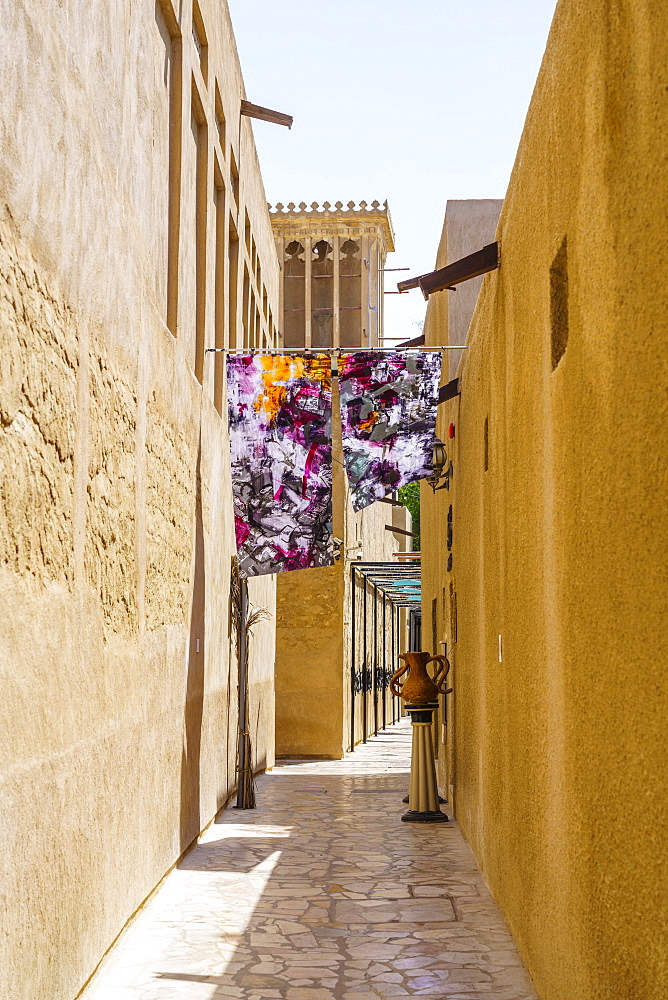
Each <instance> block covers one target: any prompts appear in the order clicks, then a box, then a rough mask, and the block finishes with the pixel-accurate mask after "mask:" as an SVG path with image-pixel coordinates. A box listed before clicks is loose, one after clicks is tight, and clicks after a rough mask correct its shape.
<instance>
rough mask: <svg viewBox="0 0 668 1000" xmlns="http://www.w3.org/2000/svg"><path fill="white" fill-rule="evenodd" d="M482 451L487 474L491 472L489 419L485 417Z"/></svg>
mask: <svg viewBox="0 0 668 1000" xmlns="http://www.w3.org/2000/svg"><path fill="white" fill-rule="evenodd" d="M482 451H483V462H484V468H485V472H488V471H489V417H485V423H484V426H483V431H482Z"/></svg>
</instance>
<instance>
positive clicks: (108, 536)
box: [0, 0, 278, 1000]
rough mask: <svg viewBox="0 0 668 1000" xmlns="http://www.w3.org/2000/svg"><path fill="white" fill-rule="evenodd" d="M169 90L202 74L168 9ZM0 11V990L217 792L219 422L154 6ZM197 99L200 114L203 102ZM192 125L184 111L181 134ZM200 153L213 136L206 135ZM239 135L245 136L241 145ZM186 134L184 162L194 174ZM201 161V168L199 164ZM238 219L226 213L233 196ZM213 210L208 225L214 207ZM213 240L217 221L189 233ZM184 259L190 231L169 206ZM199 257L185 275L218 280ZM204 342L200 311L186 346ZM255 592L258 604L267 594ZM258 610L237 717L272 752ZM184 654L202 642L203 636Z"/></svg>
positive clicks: (129, 898)
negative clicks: (171, 271)
mask: <svg viewBox="0 0 668 1000" xmlns="http://www.w3.org/2000/svg"><path fill="white" fill-rule="evenodd" d="M201 9H202V13H203V16H204V18H205V22H206V26H207V31H208V37H209V56H210V59H209V89H208V90H207V91H205V94H206V101H207V107H208V108H209V109H210V107H211V106H212V103H213V79H214V76H217V77H218V79H219V81H220V83H221V89H222V93H223V99H224V101H225V102H226V109H227V113H228V118H229V124H230V126H231V125H233V126H234V127H230V129H229V134H230V135H231V141H232V142H233V143H234V145H235V149H236V154H235V155H236V156H237V162H239V163H241V162H243V163H244V166H245V171H246V172H245V173H244V174H243V176H242V185H241V197H242V198H243V199H244V200H245V201H246V204H247V205H248V206H249V213H250V215H251V217H252V225H253V227H254V235H255V240H256V243H257V245H258V251H259V254H260V258H261V261H262V266H263V272H264V274H265V280H266V282H267V287H268V292H269V295H270V301H271V303H272V307H273V309H274V315H276V312H277V298H278V267H277V262H276V256H275V250H274V245H273V239H272V236H271V230H270V225H269V220H268V214H267V211H266V203H265V197H264V192H263V189H262V182H261V179H260V176H259V172H258V170H257V163H256V160H255V154H254V149H253V139H252V132H251V127H250V124H249V123H248V122H247V121H244V122H242V127H241V130H239V122H238V118H236V117H235V109H237V110H238V95H239V93H240V91H241V87H242V84H241V77H240V72H239V67H238V63H237V61H236V51H235V49H234V43H233V38H232V34H231V26H230V24H229V18H228V17H227V12H226V9H225V8H221V6H220V5H219V4H213V3H210V2H208V0H207V2H205V3H202V4H201ZM180 15H181V17H182V22H183V34H184V65H185V76H186V79H187V80H188V85H187V87H186V91H187V93H186V95H184V100H185V101H186V103H187V105H188V107H189V102H190V76H189V74H190V73H191V72H193V73H195V75H196V74H197V72H198V67H197V66H196V65H195V60H196V55H195V52H194V48H193V47H192V43H191V31H190V26H189V17H190V4H189V3H186V4H183V5H182V8H181V10H180ZM82 16H83V15H82V13H81V11H78V10H77V11H76V12H73V9H72V4H67V3H65V4H60V5H51V6H48V7H45V5H44V4H42V3H39V2H34V0H25V2H22V3H21V4H14V5H12V6H11V10H10V9H8V10H7V16H6V17H4V18H3V20H2V24H0V46H1V47H2V51H3V52H4V53H5V54H6V58H3V60H2V66H1V68H0V80H1V82H2V92H3V94H4V95H5V98H4V99H3V102H2V105H1V107H0V135H1V136H2V150H3V154H2V158H1V160H0V357H2V364H1V365H0V623H1V624H0V684H1V687H2V698H0V733H2V739H1V740H0V800H1V802H2V808H1V810H0V838H1V840H2V844H3V851H2V857H1V858H0V885H1V886H2V891H1V892H0V927H2V933H1V934H0V996H2V997H3V998H5V997H6V998H8V1000H9V998H11V1000H72V998H73V997H74V996H75V995H76V994H77V993H78V991H79V990H80V988H81V987H82V985H83V984H84V982H85V981H86V979H87V978H88V976H89V975H90V974H91V973H92V972H93V970H94V968H95V966H96V965H97V963H98V962H99V961H100V959H101V957H102V956H103V954H104V952H105V950H106V949H107V948H108V947H109V946H110V945H111V944H112V942H113V941H114V939H115V937H116V936H117V935H118V933H119V932H120V931H121V929H122V927H123V925H124V924H125V922H126V921H127V920H128V918H129V917H130V916H131V914H132V913H133V911H134V910H135V909H136V908H137V907H138V906H139V905H140V904H141V903H142V901H143V900H144V899H145V898H146V896H147V895H148V893H150V891H151V890H152V889H153V887H154V886H155V885H156V883H157V882H158V881H159V879H160V878H161V877H162V875H163V874H164V873H165V872H166V870H168V869H169V867H170V866H171V865H173V864H174V863H175V862H176V861H177V859H178V857H179V856H180V854H181V853H182V851H183V850H184V849H185V848H186V847H187V846H188V844H189V843H190V842H191V841H192V840H193V838H194V837H196V835H197V833H198V832H199V831H200V829H201V828H202V827H204V826H205V825H206V824H207V823H208V822H209V821H210V820H211V819H212V817H213V816H214V815H215V813H216V812H217V810H218V809H219V808H220V807H221V806H222V805H223V804H224V802H225V800H226V799H227V797H228V795H229V794H230V793H231V791H232V789H233V787H234V785H235V781H236V776H235V749H236V706H237V671H236V660H235V656H234V638H233V636H231V635H230V628H229V619H228V595H229V568H230V558H231V555H232V553H233V551H234V541H233V538H234V536H233V525H232V511H231V483H230V475H229V465H228V460H227V455H228V454H229V444H228V440H227V431H226V422H225V421H223V420H222V419H221V417H220V416H219V414H218V413H217V412H216V410H215V408H214V405H213V400H212V396H213V377H212V373H213V367H212V366H211V367H208V368H207V367H206V365H208V364H209V361H208V360H207V361H206V362H205V372H204V380H203V382H204V384H203V386H202V385H200V383H199V382H198V381H197V379H196V378H195V376H194V373H193V370H192V369H193V366H192V361H193V350H192V345H193V342H194V341H193V329H192V326H188V319H187V317H188V315H189V311H188V310H189V306H188V302H189V301H194V299H193V295H194V288H193V286H194V274H193V273H192V270H189V269H188V267H187V266H186V265H187V264H188V261H189V260H190V259H191V258H190V257H188V255H187V253H186V252H185V249H184V256H183V258H182V262H181V263H182V268H181V288H180V292H181V295H180V301H181V304H182V307H183V308H182V315H181V321H182V328H181V329H180V330H179V332H178V336H177V338H174V337H173V336H172V334H171V333H170V332H169V331H168V329H167V327H166V324H165V319H166V263H167V217H168V214H167V183H168V175H169V170H168V156H167V154H168V121H169V108H168V90H167V87H166V82H165V81H166V75H165V74H166V54H165V53H166V50H165V22H164V19H163V18H162V16H161V15H160V12H159V9H158V7H156V5H155V4H154V3H153V2H150V3H149V2H141V3H136V4H133V5H132V6H131V8H128V9H127V10H126V11H125V12H124V13H123V14H122V16H121V15H120V14H119V15H118V17H115V15H113V13H110V12H109V11H108V10H106V9H103V8H102V7H98V6H95V5H93V6H92V7H90V8H89V9H87V11H86V14H85V18H84V20H83V21H82ZM209 102H210V103H209ZM186 125H187V126H188V127H189V117H188V119H187V121H186V123H185V124H184V128H185V126H186ZM210 138H211V141H212V142H213V137H212V136H210ZM239 144H240V145H239ZM188 150H189V147H188V146H187V143H185V142H184V154H183V155H184V177H187V176H193V170H192V167H193V164H192V159H191V157H192V155H193V154H192V151H188ZM209 165H210V170H211V174H210V179H211V178H212V170H213V164H212V161H211V160H210V161H209ZM240 207H242V208H243V206H240ZM209 218H210V220H211V216H209ZM207 238H208V240H209V250H210V251H211V249H212V244H213V232H212V229H211V228H209V233H208V237H207ZM181 239H182V242H183V245H184V248H187V247H188V246H191V247H192V246H193V245H194V241H195V231H194V218H193V217H192V214H191V213H189V212H188V211H187V204H186V202H184V209H183V216H182V219H181ZM214 279H215V275H214V263H213V254H212V253H209V258H208V265H207V272H206V282H207V288H208V291H209V295H210V298H209V304H210V305H211V302H212V294H213V287H214ZM214 335H215V331H214V322H213V309H212V308H209V319H208V322H207V331H206V336H207V343H211V342H212V339H213V337H214ZM249 594H250V600H251V602H252V603H253V604H254V605H256V606H264V607H268V608H269V609H270V611H272V612H273V611H274V599H275V597H274V595H275V583H274V581H273V579H271V578H263V579H261V580H258V581H252V582H251V585H250V587H249ZM274 626H275V619H273V618H272V620H271V621H267V622H264V623H262V625H261V626H259V627H258V629H257V632H256V635H255V637H254V638H253V639H251V647H250V651H251V668H250V673H251V677H250V708H249V718H250V722H251V727H252V728H251V732H252V735H253V737H254V744H255V751H256V760H257V763H258V766H260V767H262V766H271V764H272V763H273V651H274ZM198 647H199V648H198Z"/></svg>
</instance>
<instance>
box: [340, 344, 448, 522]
mask: <svg viewBox="0 0 668 1000" xmlns="http://www.w3.org/2000/svg"><path fill="white" fill-rule="evenodd" d="M440 381H441V355H440V352H436V351H434V352H430V351H397V352H392V353H386V352H381V351H357V352H356V353H355V354H344V355H343V357H342V358H341V360H340V362H339V392H340V395H341V421H342V428H343V457H344V459H345V464H346V472H347V474H348V483H349V485H350V494H351V500H352V505H353V509H354V510H362V508H363V507H367V506H368V505H369V504H370V503H373V502H374V500H378V499H380V498H381V497H384V496H386V495H387V494H388V493H391V492H392V490H396V489H399V487H400V486H405V485H406V484H407V483H413V482H415V481H416V480H418V479H422V478H423V477H425V476H428V475H429V474H430V472H431V466H432V447H433V443H434V436H435V432H436V413H437V407H438V390H439V385H440Z"/></svg>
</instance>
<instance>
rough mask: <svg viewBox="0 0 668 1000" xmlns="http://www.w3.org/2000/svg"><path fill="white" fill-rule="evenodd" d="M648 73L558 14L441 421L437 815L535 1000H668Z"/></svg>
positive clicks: (656, 97) (658, 323)
mask: <svg viewBox="0 0 668 1000" xmlns="http://www.w3.org/2000/svg"><path fill="white" fill-rule="evenodd" d="M667 60H668V8H666V6H665V4H663V3H660V2H656V0H641V2H637V0H634V2H630V0H626V2H620V3H615V4H612V3H609V2H604V0H594V2H590V3H584V2H580V0H562V2H561V3H560V4H559V6H558V8H557V12H556V16H555V20H554V24H553V28H552V32H551V35H550V39H549V43H548V47H547V51H546V54H545V59H544V62H543V67H542V69H541V73H540V76H539V79H538V83H537V86H536V90H535V94H534V97H533V101H532V104H531V108H530V111H529V114H528V118H527V122H526V127H525V130H524V134H523V137H522V141H521V145H520V149H519V153H518V157H517V161H516V165H515V170H514V173H513V176H512V180H511V183H510V187H509V191H508V196H507V199H506V202H505V205H504V209H503V212H502V215H501V220H500V225H499V230H498V238H499V240H500V242H501V255H502V256H501V268H500V270H499V271H498V272H495V273H494V274H492V275H489V276H487V277H486V278H485V280H484V284H483V289H482V293H481V296H480V298H479V300H478V305H477V308H476V313H475V315H474V319H473V323H472V326H471V332H470V336H469V344H470V350H469V351H468V353H467V356H466V359H465V360H464V362H463V364H462V369H461V371H462V393H461V397H460V399H459V400H458V401H453V402H452V403H450V404H448V405H449V418H450V419H451V420H453V421H455V423H456V425H457V436H456V439H455V448H454V464H455V476H454V540H453V555H454V561H453V574H452V575H451V576H447V575H445V576H443V577H442V578H441V582H442V583H443V584H445V586H446V588H447V587H448V586H449V583H450V581H451V580H453V581H454V583H455V587H456V596H457V611H458V615H457V623H458V637H457V643H456V645H455V668H454V674H455V699H456V702H455V705H456V782H455V806H456V813H457V817H458V819H459V822H460V823H461V826H462V828H463V830H464V832H465V834H466V836H467V838H468V840H469V842H470V843H471V845H472V847H473V849H474V851H475V854H476V857H477V859H478V861H479V862H480V863H481V865H482V867H483V869H484V871H485V874H486V877H487V879H488V880H489V883H490V885H491V887H492V889H493V891H494V893H495V895H496V897H497V899H498V900H499V902H500V904H501V906H502V908H503V910H504V913H505V915H506V917H507V919H508V921H509V924H510V926H511V928H512V931H513V933H514V935H515V938H516V940H517V942H518V944H519V946H520V948H521V951H522V954H523V956H524V959H525V960H526V962H527V964H528V967H529V969H530V971H531V973H532V975H533V977H534V980H535V983H536V986H537V989H538V992H539V994H540V996H541V998H542V1000H611V998H614V1000H662V998H664V997H665V996H666V995H667V994H668V950H667V949H666V940H668V904H667V902H666V901H667V900H668V872H667V870H666V851H665V844H666V840H667V835H668V795H667V791H666V781H665V771H666V763H665V712H666V707H667V702H668V697H667V695H668V691H667V680H666V662H667V659H668V649H667V647H666V629H665V622H666V612H667V610H668V608H667V606H666V604H667V601H666V593H667V591H666V583H667V581H666V557H665V553H666V541H667V534H668V532H667V527H668V519H667V516H666V505H665V495H666V487H667V485H668V483H667V479H668V473H667V470H666V462H665V455H666V452H667V450H668V422H667V420H666V398H665V385H666V361H667V360H668V358H667V355H668V350H667V338H666V316H667V315H668V297H667V294H666V285H665V281H664V280H663V275H664V272H665V269H666V264H667V263H668V236H667V235H666V227H665V219H666V214H667V212H668V183H667V182H668V172H667V168H666V157H665V136H666V134H667V132H668V94H667V92H666V80H665V66H666V62H667ZM442 294H443V295H445V294H448V293H442ZM424 520H425V518H424V515H423V529H422V530H423V533H424V532H425V528H424ZM499 637H500V638H499ZM499 643H501V650H500V649H499ZM500 656H501V659H500Z"/></svg>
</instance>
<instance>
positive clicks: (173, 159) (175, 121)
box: [167, 21, 183, 336]
mask: <svg viewBox="0 0 668 1000" xmlns="http://www.w3.org/2000/svg"><path fill="white" fill-rule="evenodd" d="M167 25H168V28H169V31H170V37H171V46H170V52H169V178H168V207H167V212H168V219H167V327H168V329H169V331H170V332H171V333H172V335H173V336H176V333H177V317H178V309H179V242H180V235H181V148H182V142H183V77H182V73H183V49H182V43H181V37H180V34H177V33H176V32H177V29H178V25H177V24H176V22H174V23H173V24H172V23H170V21H167Z"/></svg>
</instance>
